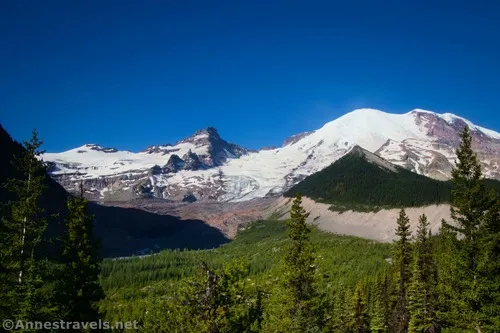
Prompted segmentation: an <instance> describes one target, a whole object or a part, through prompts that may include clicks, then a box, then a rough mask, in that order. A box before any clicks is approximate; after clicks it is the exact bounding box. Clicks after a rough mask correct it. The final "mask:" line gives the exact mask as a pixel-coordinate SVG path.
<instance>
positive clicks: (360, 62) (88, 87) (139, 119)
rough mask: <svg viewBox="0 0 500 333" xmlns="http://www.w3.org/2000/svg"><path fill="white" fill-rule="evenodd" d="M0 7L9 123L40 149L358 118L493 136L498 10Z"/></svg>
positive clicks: (1, 102)
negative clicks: (443, 125) (393, 117)
mask: <svg viewBox="0 0 500 333" xmlns="http://www.w3.org/2000/svg"><path fill="white" fill-rule="evenodd" d="M1 6H2V9H1V10H0V122H1V123H2V124H3V126H4V127H5V128H6V129H7V130H8V131H9V132H10V133H11V134H12V136H13V137H14V138H15V139H25V138H27V137H28V136H29V133H30V132H31V129H32V128H33V127H36V128H38V130H39V131H40V134H41V136H42V138H43V139H44V140H45V149H47V151H51V152H53V151H62V150H66V149H70V148H73V147H76V146H79V145H82V144H84V143H89V142H92V143H99V144H102V145H105V146H112V147H117V148H119V149H128V150H141V149H143V148H145V147H147V146H149V145H152V144H160V143H173V142H175V141H176V140H179V139H181V138H183V137H185V136H188V135H190V134H192V133H193V132H194V131H195V130H196V129H199V128H205V127H207V126H214V127H216V128H217V129H219V132H220V133H221V135H222V136H223V137H224V138H226V139H227V140H229V141H233V142H235V143H238V144H242V145H244V146H247V147H249V148H259V147H261V146H267V145H280V144H281V142H282V141H283V140H284V139H285V138H286V137H287V136H289V135H291V134H295V133H298V132H301V131H305V130H311V129H315V128H318V127H320V126H322V125H323V124H324V123H325V122H328V121H330V120H333V119H335V118H336V117H338V116H340V115H342V114H344V113H346V112H349V111H351V110H353V109H355V108H360V107H372V108H379V109H382V110H385V111H388V112H393V113H404V112H407V111H409V110H411V109H413V108H423V109H428V110H433V111H436V112H452V113H456V114H458V115H461V116H463V117H466V118H468V119H470V120H471V121H473V122H475V123H477V124H479V125H482V126H485V127H488V128H491V129H494V130H497V131H499V130H500V119H499V118H500V117H499V114H500V93H499V92H500V60H499V59H500V20H498V17H500V2H499V1H492V0H490V1H484V0H478V1H426V0H423V1H390V0H387V1H356V0H353V1H331V0H330V1H314V0H308V1H293V0H288V1H273V0H267V1H261V0H252V1H206V0H205V1H204V0H200V1H190V0H182V1H178V0H168V1H164V0H163V1H153V0H148V1H137V0H135V1H125V0H120V1H118V0H115V1H112V0H106V1H101V0H89V1H78V0H77V1H67V0H51V1H26V0H4V1H2V5H1Z"/></svg>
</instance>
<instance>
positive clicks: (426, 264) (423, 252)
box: [408, 215, 436, 333]
mask: <svg viewBox="0 0 500 333" xmlns="http://www.w3.org/2000/svg"><path fill="white" fill-rule="evenodd" d="M429 231H430V230H429V222H428V221H427V217H426V216H425V215H422V216H420V218H419V224H418V229H417V236H416V240H415V251H414V252H415V253H414V260H413V270H412V271H413V274H412V279H411V283H410V286H409V289H408V300H409V312H410V322H409V332H411V333H416V332H432V331H434V330H433V328H434V327H435V322H436V318H435V311H436V308H435V304H436V300H435V297H436V295H435V291H436V277H435V275H436V274H435V273H436V268H435V264H434V258H433V256H432V253H433V251H432V246H431V242H430V233H429Z"/></svg>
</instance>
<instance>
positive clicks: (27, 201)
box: [0, 130, 47, 320]
mask: <svg viewBox="0 0 500 333" xmlns="http://www.w3.org/2000/svg"><path fill="white" fill-rule="evenodd" d="M41 145H42V142H41V141H40V140H39V138H38V133H37V132H36V130H34V131H33V135H32V137H31V139H30V141H25V142H23V147H24V150H22V151H21V153H20V154H18V155H17V156H15V159H14V161H13V162H12V163H13V164H14V165H15V166H16V169H17V171H18V177H17V178H10V179H8V180H7V182H6V183H5V188H6V189H7V190H8V191H9V192H10V193H11V200H9V202H8V203H7V205H5V206H3V207H2V221H1V224H2V226H1V229H0V232H1V234H0V237H1V239H2V242H1V243H0V244H1V245H0V246H1V248H0V261H1V266H2V267H1V268H2V271H1V279H2V284H1V286H2V287H1V288H2V290H1V294H2V295H1V296H0V297H1V300H0V303H2V305H3V307H2V313H1V314H2V315H4V316H5V317H4V318H19V319H24V320H35V319H40V318H42V317H43V313H42V312H43V311H42V310H41V308H42V306H41V305H42V304H41V302H43V299H44V296H43V295H41V294H40V292H41V288H40V286H41V285H42V284H43V276H44V272H43V267H44V265H42V264H41V262H40V260H41V258H43V255H42V253H41V252H40V246H41V242H42V239H43V235H44V232H45V230H46V227H47V217H46V214H45V211H44V210H43V208H42V207H41V205H40V201H41V197H42V194H43V192H44V190H45V184H44V180H45V174H44V168H43V165H42V163H40V162H39V161H38V157H39V156H40V155H41V154H42V153H43V151H42V150H41V149H40V147H41Z"/></svg>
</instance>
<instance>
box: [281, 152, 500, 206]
mask: <svg viewBox="0 0 500 333" xmlns="http://www.w3.org/2000/svg"><path fill="white" fill-rule="evenodd" d="M485 183H486V185H487V187H488V188H495V189H497V190H498V189H500V182H498V181H496V180H486V181H485ZM452 187H453V184H452V182H451V181H439V180H435V179H432V178H428V177H425V176H422V175H419V174H416V173H414V172H411V171H408V170H406V169H404V168H402V167H399V166H396V165H393V164H390V163H389V162H387V161H385V160H383V159H381V158H380V157H377V156H375V155H373V154H372V153H370V152H367V151H366V150H364V149H362V148H361V147H354V148H353V150H352V151H351V152H350V153H348V154H347V155H345V156H343V157H342V158H340V159H339V160H337V161H336V162H334V163H332V164H331V165H330V166H328V167H326V168H325V169H323V170H321V171H318V172H316V173H314V174H312V175H310V176H308V177H306V178H305V179H304V180H302V181H301V182H300V183H298V184H297V185H295V186H293V187H292V188H291V189H289V190H288V191H287V192H286V193H285V194H284V195H285V196H286V197H293V196H295V194H296V193H300V194H301V195H304V196H307V197H309V198H311V199H313V200H315V201H318V202H323V203H329V204H332V205H333V206H332V208H331V209H332V210H346V209H353V210H358V211H365V210H368V211H370V210H378V209H381V208H400V207H420V206H425V205H431V204H440V203H450V202H451V190H452Z"/></svg>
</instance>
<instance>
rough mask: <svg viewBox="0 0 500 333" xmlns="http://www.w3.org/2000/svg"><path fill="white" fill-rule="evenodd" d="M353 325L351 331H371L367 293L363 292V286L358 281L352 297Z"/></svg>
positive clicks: (354, 332)
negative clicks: (366, 299)
mask: <svg viewBox="0 0 500 333" xmlns="http://www.w3.org/2000/svg"><path fill="white" fill-rule="evenodd" d="M352 309H353V312H352V326H351V332H353V333H365V332H369V331H370V329H369V324H368V322H369V320H368V312H367V308H366V301H365V295H364V293H363V286H362V285H361V283H358V285H357V286H356V289H355V291H354V296H353V298H352Z"/></svg>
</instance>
